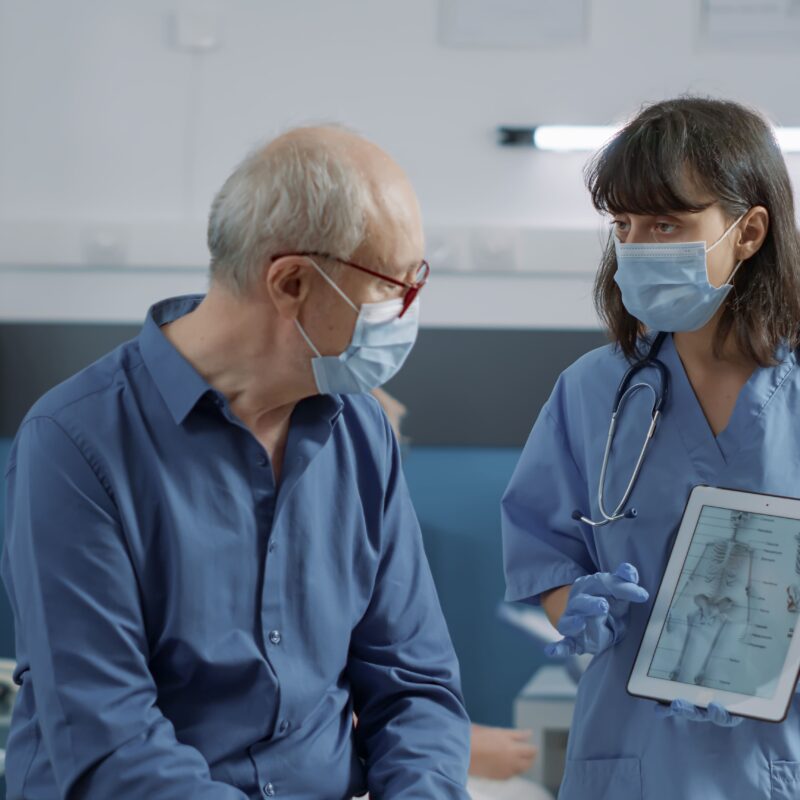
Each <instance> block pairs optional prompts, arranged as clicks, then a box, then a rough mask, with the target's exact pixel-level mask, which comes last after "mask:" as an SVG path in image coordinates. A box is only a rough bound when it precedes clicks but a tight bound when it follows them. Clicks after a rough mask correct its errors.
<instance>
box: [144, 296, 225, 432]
mask: <svg viewBox="0 0 800 800" xmlns="http://www.w3.org/2000/svg"><path fill="white" fill-rule="evenodd" d="M202 299H203V295H185V296H184V297H171V298H169V299H168V300H162V301H161V302H159V303H156V304H155V305H154V306H152V307H151V308H150V310H149V311H148V312H147V319H146V320H145V323H144V327H143V328H142V331H141V333H140V334H139V349H140V351H141V353H142V358H143V359H144V363H145V365H146V366H147V369H148V371H149V372H150V375H151V376H152V378H153V380H154V381H155V384H156V387H157V388H158V391H159V392H160V393H161V396H162V397H163V398H164V402H165V403H166V404H167V408H169V410H170V413H171V414H172V418H173V419H174V420H175V423H176V424H177V425H180V424H181V423H182V422H183V421H184V420H185V419H186V417H187V416H188V414H189V412H190V411H191V410H192V409H193V408H194V407H195V406H196V405H197V401H198V400H199V399H200V398H201V397H203V395H205V394H206V392H213V391H214V390H213V388H212V387H211V386H210V385H209V383H208V382H207V381H206V380H205V379H204V378H203V377H202V375H200V373H199V372H198V371H197V370H196V369H195V368H194V367H193V366H192V365H191V364H190V363H189V362H188V361H187V360H186V359H185V358H184V357H183V356H182V355H181V354H180V353H179V352H178V351H177V350H176V349H175V347H174V346H173V344H172V342H170V341H169V339H167V337H166V336H164V334H163V333H162V332H161V326H162V325H166V324H167V323H168V322H174V321H175V320H176V319H179V318H180V317H182V316H184V315H185V314H188V313H189V312H190V311H194V310H195V308H197V306H199V305H200V302H201V301H202Z"/></svg>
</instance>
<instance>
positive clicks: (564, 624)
mask: <svg viewBox="0 0 800 800" xmlns="http://www.w3.org/2000/svg"><path fill="white" fill-rule="evenodd" d="M649 597H650V595H649V594H648V592H647V590H646V589H644V588H642V587H641V586H639V573H638V572H637V571H636V567H634V566H633V564H620V565H619V566H618V567H617V568H616V569H615V570H614V572H596V573H595V574H594V575H585V576H584V577H582V578H578V580H576V581H575V583H573V584H572V588H571V589H570V592H569V598H568V599H567V607H566V608H565V609H564V613H563V615H562V616H561V619H560V620H559V621H558V625H556V628H557V630H558V632H559V633H560V634H561V635H562V636H563V637H564V638H563V639H562V640H561V641H560V642H553V643H552V644H548V645H547V646H546V647H545V649H544V652H545V654H546V655H548V656H551V657H558V658H563V657H564V656H571V655H582V654H583V653H593V654H595V655H596V654H597V653H602V652H603V650H607V649H608V648H609V647H611V645H612V644H616V643H617V642H618V641H619V640H620V639H622V637H623V636H624V635H625V633H626V631H627V624H626V619H627V616H628V608H629V606H630V604H631V603H644V602H646V601H647V599H648V598H649Z"/></svg>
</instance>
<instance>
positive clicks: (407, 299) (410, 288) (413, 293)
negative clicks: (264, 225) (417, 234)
mask: <svg viewBox="0 0 800 800" xmlns="http://www.w3.org/2000/svg"><path fill="white" fill-rule="evenodd" d="M287 256H300V257H303V258H311V257H313V258H327V259H329V260H330V261H338V262H339V263H340V264H344V265H345V266H346V267H352V268H353V269H357V270H359V271H360V272H366V273H367V275H372V277H373V278H380V279H381V280H382V281H386V282H387V283H391V284H393V285H394V286H402V287H403V288H404V289H406V290H407V291H406V293H405V294H404V295H403V308H402V310H401V311H400V314H399V315H398V319H402V317H403V315H404V314H405V313H406V311H408V309H409V308H410V307H411V305H412V303H413V302H414V300H416V299H417V295H418V294H419V293H420V291H422V287H423V286H425V284H426V283H427V282H428V278H429V277H430V274H431V265H430V264H429V263H428V262H427V261H426V260H425V259H424V258H423V259H422V261H421V263H420V265H419V268H418V270H417V274H419V273H420V272H421V271H422V270H425V274H424V276H423V278H422V280H419V281H415V282H414V283H408V282H407V281H400V280H398V279H397V278H392V277H391V276H390V275H384V274H383V273H382V272H376V271H375V270H374V269H369V268H368V267H364V266H362V265H361V264H356V263H355V262H354V261H347V260H346V259H344V258H337V257H336V256H333V255H331V254H330V253H318V252H303V253H280V254H279V255H276V256H272V258H271V259H270V261H273V262H274V261H277V260H278V259H279V258H286V257H287Z"/></svg>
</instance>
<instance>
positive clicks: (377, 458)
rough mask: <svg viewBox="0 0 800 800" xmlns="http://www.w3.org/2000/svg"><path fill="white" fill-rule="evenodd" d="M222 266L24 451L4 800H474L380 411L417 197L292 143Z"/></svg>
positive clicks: (362, 163)
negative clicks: (376, 392)
mask: <svg viewBox="0 0 800 800" xmlns="http://www.w3.org/2000/svg"><path fill="white" fill-rule="evenodd" d="M208 242H209V248H210V251H211V285H210V289H209V291H208V294H207V295H206V296H205V297H182V298H177V299H173V300H166V301H164V302H161V303H158V304H157V305H155V306H154V307H153V308H152V309H151V310H150V312H149V314H148V317H147V321H146V322H145V325H144V328H143V329H142V332H141V334H140V335H139V336H138V338H137V339H135V340H133V341H131V342H129V343H127V344H125V345H123V346H121V347H120V348H119V349H117V350H115V351H114V352H112V353H110V354H109V355H107V356H105V357H104V358H103V359H101V360H100V361H98V362H97V363H95V364H94V365H92V366H90V367H89V368H88V369H86V370H84V371H83V372H81V373H79V374H78V375H76V376H74V377H73V378H72V379H70V380H68V381H67V382H66V383H64V384H62V385H61V386H58V387H57V388H56V389H54V390H52V391H51V392H50V393H48V394H47V395H46V396H45V397H44V398H42V399H41V400H40V401H39V402H38V403H37V404H36V405H35V406H34V408H33V409H32V410H31V412H30V413H29V414H28V416H27V417H26V419H25V421H24V423H23V425H22V427H21V429H20V431H19V434H18V436H17V439H16V442H15V446H14V448H13V451H12V454H11V459H10V462H9V471H8V475H7V481H8V508H9V512H8V520H7V522H8V525H7V533H6V549H5V553H4V558H3V564H2V574H3V579H4V581H5V583H6V586H7V589H8V592H9V595H10V597H11V601H12V605H13V608H14V614H15V619H16V623H17V657H18V660H19V664H18V668H17V673H16V679H17V682H18V683H19V685H20V693H19V697H18V701H17V705H16V708H15V712H14V720H13V724H12V731H11V737H10V740H9V743H8V756H7V758H8V760H7V775H8V797H9V798H11V799H12V800H13V798H48V800H50V799H51V798H56V797H62V798H98V800H110V799H111V798H114V800H126V799H127V798H136V800H141V798H151V797H152V798H153V799H154V800H155V798H158V800H172V798H175V800H177V799H178V798H180V800H187V798H191V800H204V799H206V798H207V800H212V799H213V800H234V799H235V800H244V799H245V798H250V800H254V799H255V798H258V797H273V796H274V797H281V796H283V797H287V798H293V800H301V799H302V800H311V799H312V798H313V800H324V799H326V798H330V799H331V800H340V799H341V798H349V797H351V796H353V795H357V794H362V793H364V792H365V791H367V790H369V791H370V792H371V794H372V796H373V798H376V799H378V798H380V799H383V798H412V797H413V798H423V797H424V798H437V799H446V798H466V797H467V795H466V792H465V790H464V788H463V786H464V782H465V778H466V769H467V761H468V739H469V725H468V721H467V718H466V714H465V711H464V708H463V703H462V699H461V696H460V689H459V679H458V667H457V662H456V659H455V656H454V653H453V650H452V646H451V643H450V639H449V636H448V633H447V629H446V626H445V623H444V620H443V618H442V614H441V611H440V608H439V605H438V601H437V598H436V593H435V590H434V586H433V583H432V580H431V576H430V572H429V569H428V566H427V563H426V560H425V556H424V553H423V549H422V543H421V538H420V532H419V527H418V524H417V521H416V519H415V517H414V513H413V510H412V508H411V503H410V500H409V496H408V492H407V489H406V486H405V483H404V480H403V476H402V473H401V470H400V464H399V457H398V451H397V444H396V441H395V438H394V436H393V435H392V432H391V430H390V428H389V425H388V423H387V421H386V419H385V417H384V415H383V414H382V412H381V411H380V408H379V406H378V404H377V402H376V401H375V400H374V399H373V398H372V397H369V396H368V394H366V393H367V392H369V390H371V389H373V388H375V387H376V386H377V385H379V384H380V383H382V382H384V381H386V380H388V379H389V378H390V377H391V376H392V375H393V374H394V373H395V372H396V371H397V370H398V369H399V368H400V366H401V365H402V363H403V361H404V359H405V357H406V356H407V355H408V352H409V350H410V349H411V347H412V345H413V343H414V340H415V337H416V333H417V320H418V306H419V303H418V302H415V297H416V295H417V293H418V292H419V290H420V288H421V286H422V284H423V283H424V281H425V279H426V277H427V271H428V270H427V264H425V262H423V261H422V244H423V242H422V230H421V224H420V216H419V210H418V205H417V201H416V198H415V196H414V193H413V191H412V189H411V187H410V185H409V183H408V181H407V179H406V177H405V176H404V174H403V173H402V172H401V170H400V169H399V167H398V166H397V165H396V164H395V163H394V162H393V161H392V160H391V159H390V158H389V157H388V156H387V155H386V154H385V153H383V152H382V151H381V150H379V149H378V148H377V147H375V146H374V145H372V144H370V143H368V142H366V141H364V140H362V139H360V138H358V137H356V136H355V135H353V134H350V133H348V132H346V131H342V130H338V129H330V128H316V129H314V128H309V129H299V130H295V131H292V132H290V133H288V134H286V135H284V136H282V137H281V138H279V139H277V140H275V141H274V142H272V143H271V144H269V145H268V146H267V147H266V148H264V149H263V150H261V151H259V152H256V153H255V154H253V155H252V156H250V157H249V158H247V159H246V160H245V161H244V162H243V163H242V164H241V165H240V166H239V167H238V168H237V169H236V170H235V172H234V173H233V174H232V175H231V176H230V178H229V179H228V180H227V182H226V183H225V185H224V186H223V187H222V189H221V191H220V192H219V194H218V195H217V197H216V199H215V200H214V203H213V206H212V210H211V216H210V221H209V231H208ZM353 712H355V713H356V714H357V715H358V725H357V727H356V728H354V726H353V723H352V716H353Z"/></svg>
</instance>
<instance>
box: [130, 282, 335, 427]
mask: <svg viewBox="0 0 800 800" xmlns="http://www.w3.org/2000/svg"><path fill="white" fill-rule="evenodd" d="M203 297H204V295H201V294H190V295H184V296H182V297H171V298H169V299H167V300H162V301H160V302H159V303H156V304H155V305H153V306H151V307H150V310H149V311H148V312H147V318H146V319H145V323H144V327H143V328H142V330H141V332H140V334H139V350H140V352H141V354H142V358H143V359H144V363H145V365H146V366H147V369H148V371H149V372H150V375H151V376H152V378H153V380H154V381H155V384H156V387H157V388H158V391H159V393H160V394H161V396H162V398H163V399H164V402H165V403H166V404H167V408H169V410H170V413H171V414H172V418H173V419H174V420H175V424H176V425H181V424H182V423H183V421H184V420H185V419H186V417H187V416H188V415H189V412H190V411H192V409H194V407H195V406H196V405H197V402H198V401H199V400H200V398H202V397H203V396H204V395H205V394H206V393H212V394H214V395H217V396H219V397H221V396H222V395H221V394H220V393H219V392H217V390H216V389H214V387H213V386H211V384H209V383H208V381H206V380H205V378H203V376H202V375H200V373H199V372H198V371H197V370H196V369H195V368H194V367H193V366H192V365H191V364H190V363H189V362H188V361H187V360H186V359H185V358H184V357H183V356H182V355H181V354H180V353H179V352H178V351H177V350H176V349H175V346H174V345H173V344H172V342H170V341H169V339H167V337H166V336H164V334H163V333H162V332H161V326H162V325H166V324H167V323H168V322H174V321H175V320H176V319H179V318H180V317H182V316H184V315H185V314H188V313H189V312H191V311H194V310H195V309H196V308H197V306H199V305H200V303H201V302H202V300H203ZM342 409H343V403H342V400H341V398H340V397H339V396H338V395H315V396H313V397H308V398H306V399H305V400H303V401H301V402H300V403H298V411H299V413H300V415H301V416H302V417H303V418H304V420H305V421H307V422H309V423H310V422H312V421H314V420H318V419H320V418H323V419H327V420H328V422H329V423H330V425H331V427H333V425H334V423H335V422H336V420H337V418H338V417H339V415H340V414H341V412H342Z"/></svg>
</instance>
